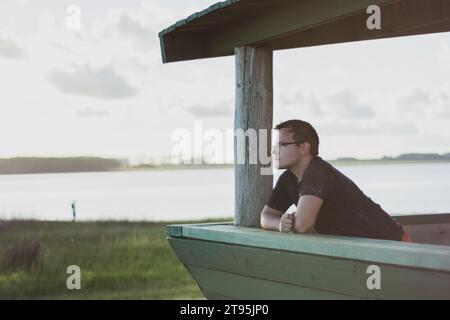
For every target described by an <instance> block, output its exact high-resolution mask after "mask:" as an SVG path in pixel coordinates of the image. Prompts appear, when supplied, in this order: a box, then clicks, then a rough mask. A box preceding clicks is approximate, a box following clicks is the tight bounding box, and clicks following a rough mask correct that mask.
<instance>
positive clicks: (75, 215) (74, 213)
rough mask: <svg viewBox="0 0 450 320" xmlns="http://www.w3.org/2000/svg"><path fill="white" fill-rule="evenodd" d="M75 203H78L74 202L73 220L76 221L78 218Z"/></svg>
mask: <svg viewBox="0 0 450 320" xmlns="http://www.w3.org/2000/svg"><path fill="white" fill-rule="evenodd" d="M75 205H76V201H74V202H72V215H73V220H72V222H75V221H76V219H77V209H76V207H75Z"/></svg>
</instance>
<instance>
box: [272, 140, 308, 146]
mask: <svg viewBox="0 0 450 320" xmlns="http://www.w3.org/2000/svg"><path fill="white" fill-rule="evenodd" d="M300 143H304V141H292V142H279V143H278V147H285V146H288V145H290V144H300Z"/></svg>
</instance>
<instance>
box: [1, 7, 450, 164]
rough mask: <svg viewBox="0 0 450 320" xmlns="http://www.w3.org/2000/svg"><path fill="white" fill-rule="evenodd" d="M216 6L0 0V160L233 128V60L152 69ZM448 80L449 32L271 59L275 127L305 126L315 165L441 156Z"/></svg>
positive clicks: (120, 148) (127, 148)
mask: <svg viewBox="0 0 450 320" xmlns="http://www.w3.org/2000/svg"><path fill="white" fill-rule="evenodd" d="M213 3H214V1H205V0H198V1H196V0H192V1H181V0H172V1H171V0H165V1H158V0H143V1H142V0H140V1H136V0H127V1H125V0H123V1H119V0H108V1H106V0H97V1H87V0H84V1H75V0H71V1H65V0H35V1H28V0H2V1H1V2H0V137H1V139H0V157H14V156H102V157H118V158H127V159H129V160H130V161H131V163H141V162H148V161H153V162H158V161H163V160H164V159H166V158H167V157H168V156H170V154H171V153H172V152H173V149H174V146H175V145H176V144H177V142H176V141H174V134H175V133H176V132H180V130H182V131H183V130H184V131H183V132H186V133H188V134H189V133H190V134H192V137H193V136H194V131H195V127H196V126H197V127H198V126H199V125H201V127H202V128H203V130H205V131H206V130H219V131H220V132H223V133H225V132H227V131H230V130H232V129H233V124H234V113H233V110H234V95H235V89H234V86H235V71H234V57H221V58H214V59H204V60H194V61H186V62H177V63H169V64H162V61H161V52H160V47H159V39H158V32H159V31H161V30H162V29H165V28H166V27H168V26H170V25H172V24H173V23H174V22H176V21H178V20H180V19H183V18H185V17H187V16H188V15H190V14H192V13H194V12H196V11H199V10H202V9H204V8H206V7H207V6H209V5H211V4H213ZM72 5H75V6H76V8H79V13H80V14H79V17H80V20H79V22H80V24H79V27H80V28H73V24H70V23H69V24H68V21H69V22H70V21H72V22H73V19H72V18H73V17H74V15H73V13H74V11H71V10H72V9H73V7H71V6H72ZM71 19H72V20H71ZM71 26H72V27H71ZM449 75H450V33H441V34H434V35H423V36H413V37H405V38H396V39H383V40H373V41H364V42H356V43H346V44H337V45H327V46H318V47H311V48H301V49H291V50H283V51H276V52H274V125H275V124H277V123H279V122H281V121H283V120H287V119H292V118H296V119H302V120H306V121H308V122H310V123H311V124H312V125H313V126H314V127H315V128H316V130H317V132H318V134H319V137H320V155H321V156H322V157H323V158H324V159H335V158H339V157H356V158H361V159H365V158H378V157H381V156H384V155H386V156H397V155H399V154H402V153H410V152H419V153H447V152H450V130H449V127H450V126H449V124H450V76H449ZM175 135H176V134H175ZM228 143H231V142H230V141H228V142H227V141H224V144H228ZM203 146H204V147H205V146H207V141H203ZM227 150H232V148H231V149H230V148H227ZM230 157H232V152H231V154H230V152H228V153H227V154H226V156H225V159H224V160H225V161H230V160H231V158H230Z"/></svg>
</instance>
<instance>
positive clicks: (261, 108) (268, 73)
mask: <svg viewBox="0 0 450 320" xmlns="http://www.w3.org/2000/svg"><path fill="white" fill-rule="evenodd" d="M272 57H273V54H272V49H271V48H265V47H250V46H244V47H238V48H235V60H236V109H235V121H234V127H235V138H234V162H235V221H234V223H235V225H238V226H246V227H250V226H259V221H260V213H261V210H262V208H263V207H264V205H265V202H266V201H267V199H268V197H269V195H270V192H271V190H272V182H273V176H272V175H267V174H262V172H261V169H262V168H263V167H267V165H263V164H262V163H261V161H260V160H261V157H260V155H261V152H262V151H260V147H263V148H264V149H265V150H267V154H266V155H267V156H269V155H270V148H271V134H270V133H271V128H272V121H273V73H272V61H273V59H272ZM260 129H266V132H267V139H268V141H267V147H266V146H265V145H264V144H263V145H261V144H260V142H261V140H260V138H261V135H260V134H263V133H264V131H260ZM238 131H240V132H242V131H243V132H245V134H246V138H245V139H244V144H240V141H239V139H240V138H241V137H242V136H239V134H238ZM255 133H256V140H257V143H256V144H255V141H254V138H255ZM252 139H253V141H252ZM241 142H242V141H241ZM255 152H256V157H257V161H256V163H255V161H254V160H255V158H254V156H255ZM265 152H266V151H265Z"/></svg>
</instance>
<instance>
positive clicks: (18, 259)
mask: <svg viewBox="0 0 450 320" xmlns="http://www.w3.org/2000/svg"><path fill="white" fill-rule="evenodd" d="M202 222H210V221H202ZM166 224H167V223H153V222H128V221H117V222H116V221H105V222H77V223H71V222H47V221H3V222H2V221H0V299H204V296H203V294H202V293H201V291H200V289H199V288H198V286H197V284H196V283H195V282H194V280H193V279H192V278H191V276H190V275H189V273H188V271H187V270H186V269H185V268H184V266H183V264H182V263H181V262H180V261H179V260H178V258H177V257H176V255H175V254H174V252H173V251H172V249H171V248H170V246H169V244H168V242H167V241H166V236H165V226H166ZM70 265H77V266H79V267H80V269H81V289H80V290H69V289H67V286H66V281H67V279H68V277H69V276H70V274H67V273H66V270H67V267H68V266H70Z"/></svg>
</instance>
